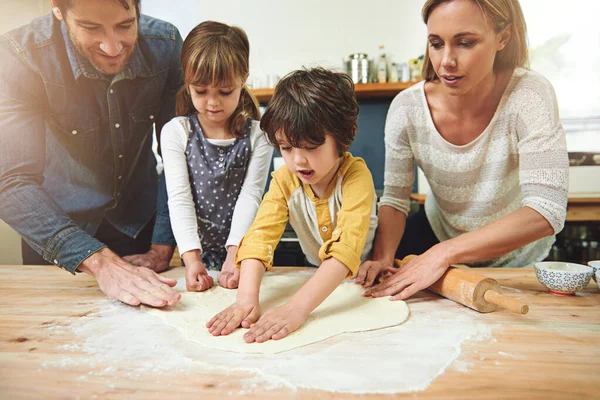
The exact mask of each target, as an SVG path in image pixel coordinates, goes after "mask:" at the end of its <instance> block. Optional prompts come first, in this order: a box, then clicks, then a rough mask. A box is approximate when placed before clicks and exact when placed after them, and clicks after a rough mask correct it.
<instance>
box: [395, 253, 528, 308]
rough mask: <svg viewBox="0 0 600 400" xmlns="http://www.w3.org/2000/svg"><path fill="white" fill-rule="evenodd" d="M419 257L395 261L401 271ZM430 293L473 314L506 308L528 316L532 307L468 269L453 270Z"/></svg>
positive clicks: (431, 288)
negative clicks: (505, 294) (502, 291)
mask: <svg viewBox="0 0 600 400" xmlns="http://www.w3.org/2000/svg"><path fill="white" fill-rule="evenodd" d="M414 257H416V256H415V255H408V256H406V257H404V258H403V259H402V260H395V264H396V266H397V267H398V268H402V267H403V266H404V265H406V264H408V262H409V261H410V260H412V259H413V258H414ZM428 290H430V291H432V292H433V293H436V294H439V295H440V296H443V297H446V298H448V299H450V300H453V301H455V302H457V303H459V304H462V305H464V306H467V307H469V308H472V309H473V310H476V311H479V312H482V313H488V312H492V311H494V310H495V309H496V307H502V308H505V309H507V310H509V311H512V312H515V313H518V314H527V312H529V306H527V305H526V304H523V303H521V302H520V301H518V300H516V299H513V298H511V297H507V296H504V295H502V294H501V293H500V284H499V283H498V282H497V281H496V280H494V279H492V278H487V277H485V276H482V275H479V274H476V273H474V272H472V271H471V270H470V269H467V268H456V267H453V266H451V267H450V268H448V270H447V271H446V272H445V273H444V275H442V277H441V278H440V279H438V280H437V281H436V282H435V283H434V284H433V285H431V286H430V287H429V288H428Z"/></svg>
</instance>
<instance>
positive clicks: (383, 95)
mask: <svg viewBox="0 0 600 400" xmlns="http://www.w3.org/2000/svg"><path fill="white" fill-rule="evenodd" d="M415 83H417V82H412V81H411V82H394V83H357V84H356V85H354V92H355V93H356V98H357V99H359V100H360V99H391V98H393V97H394V96H396V95H397V94H398V93H400V92H401V91H403V90H404V89H408V88H409V87H411V86H412V85H414V84H415ZM251 90H252V93H253V94H254V96H256V98H257V99H258V101H259V103H268V102H269V100H270V99H271V96H273V91H274V89H273V88H258V89H251Z"/></svg>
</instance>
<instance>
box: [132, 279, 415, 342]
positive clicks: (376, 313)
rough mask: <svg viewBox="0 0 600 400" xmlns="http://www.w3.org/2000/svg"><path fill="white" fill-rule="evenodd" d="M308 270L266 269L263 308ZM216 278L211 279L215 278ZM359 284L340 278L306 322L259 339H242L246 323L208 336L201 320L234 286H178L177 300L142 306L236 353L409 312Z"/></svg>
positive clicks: (368, 326)
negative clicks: (171, 303) (182, 289)
mask: <svg viewBox="0 0 600 400" xmlns="http://www.w3.org/2000/svg"><path fill="white" fill-rule="evenodd" d="M310 276H311V273H306V272H281V273H267V274H266V275H265V277H264V278H263V281H262V284H261V289H260V304H261V307H262V311H263V313H264V312H265V311H266V310H268V309H270V308H272V307H277V306H279V305H281V304H283V303H285V302H286V301H287V300H288V299H289V298H290V297H291V296H293V295H294V293H296V292H297V291H298V289H300V288H301V287H302V285H303V284H304V283H305V282H306V281H307V280H308V279H309V278H310ZM215 281H216V280H215ZM363 292H364V289H363V288H362V286H360V285H357V284H355V283H354V282H350V281H345V282H343V283H342V284H341V285H340V286H339V287H338V288H337V289H336V290H335V291H334V292H333V293H332V294H331V295H330V296H329V297H328V298H327V299H326V300H325V301H324V302H323V303H321V305H320V306H319V307H317V308H316V309H315V310H314V311H313V312H312V313H311V314H310V315H309V317H308V319H307V321H306V323H305V324H304V325H303V326H302V327H301V328H300V329H298V330H297V331H296V332H294V333H292V334H291V335H289V336H287V337H285V338H283V339H280V340H268V341H266V342H264V343H250V344H248V343H246V342H245V341H244V339H243V337H242V336H243V335H244V333H245V332H246V329H242V328H240V329H237V330H235V331H234V332H232V333H230V334H229V335H227V336H212V335H211V334H210V333H209V332H208V329H207V328H206V323H207V322H208V321H209V320H210V319H211V318H212V317H213V316H214V315H215V314H217V313H219V312H220V311H222V310H223V309H225V307H227V306H229V305H230V304H233V303H234V302H235V297H236V294H237V290H230V289H223V288H221V287H219V286H216V287H213V288H211V289H210V290H208V291H206V292H199V293H191V292H182V295H181V300H180V301H179V303H178V304H177V305H176V306H175V307H173V308H171V309H151V308H144V309H145V310H146V311H148V312H149V313H150V314H152V315H156V316H159V317H161V318H162V319H163V320H164V322H165V323H166V324H167V325H171V326H173V327H175V328H176V329H177V330H179V331H180V332H181V333H182V334H183V335H184V336H185V337H186V338H187V339H188V340H191V341H194V342H197V343H200V344H202V345H204V346H208V347H211V348H215V349H220V350H226V351H232V352H237V353H260V354H272V353H280V352H283V351H287V350H291V349H294V348H296V347H301V346H306V345H308V344H311V343H315V342H319V341H321V340H325V339H327V338H329V337H332V336H335V335H339V334H340V333H344V332H361V331H369V330H374V329H381V328H387V327H390V326H394V325H399V324H401V323H403V322H404V321H405V320H406V319H407V318H408V314H409V311H408V306H407V305H406V303H405V302H403V301H390V300H389V299H388V298H386V297H384V298H377V299H372V298H365V297H363V296H362V293H363Z"/></svg>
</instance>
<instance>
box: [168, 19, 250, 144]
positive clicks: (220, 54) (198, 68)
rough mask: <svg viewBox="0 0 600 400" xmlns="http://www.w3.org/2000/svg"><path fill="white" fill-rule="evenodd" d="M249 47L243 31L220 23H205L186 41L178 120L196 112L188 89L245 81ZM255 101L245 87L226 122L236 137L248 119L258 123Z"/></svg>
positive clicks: (177, 110) (177, 105) (196, 28)
mask: <svg viewBox="0 0 600 400" xmlns="http://www.w3.org/2000/svg"><path fill="white" fill-rule="evenodd" d="M249 59H250V43H249V42H248V36H247V35H246V32H244V30H243V29H241V28H238V27H237V26H229V25H226V24H223V23H221V22H215V21H205V22H202V23H201V24H200V25H198V26H196V27H195V28H194V29H192V31H191V32H190V34H189V35H188V36H187V37H186V38H185V40H184V42H183V47H182V49H181V68H182V70H183V76H184V82H185V83H184V85H183V87H182V88H181V89H180V90H179V92H178V93H177V103H176V112H177V115H179V116H185V115H190V114H193V113H195V112H196V109H195V108H194V104H193V103H192V98H191V96H190V89H189V85H202V86H205V85H215V86H218V85H229V84H230V83H231V82H232V81H233V80H234V79H235V78H237V77H241V78H242V80H245V79H246V78H247V77H248V73H249V70H250V67H249V64H250V62H249ZM258 107H259V106H258V101H257V100H256V97H254V95H253V94H252V93H251V92H250V90H249V89H248V87H247V86H246V84H245V83H243V86H242V92H241V94H240V101H239V103H238V106H237V108H236V109H235V111H234V112H233V114H232V115H231V118H230V120H229V129H230V131H231V133H232V134H233V135H234V136H236V137H241V136H243V132H242V128H243V126H244V125H245V123H246V120H247V119H248V118H252V119H256V120H258V119H260V110H259V108H258Z"/></svg>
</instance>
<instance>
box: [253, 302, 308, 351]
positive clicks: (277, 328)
mask: <svg viewBox="0 0 600 400" xmlns="http://www.w3.org/2000/svg"><path fill="white" fill-rule="evenodd" d="M307 317H308V315H306V314H304V313H303V312H301V311H300V310H297V309H294V308H292V307H290V306H288V305H287V304H284V305H283V306H281V307H277V308H272V309H270V310H269V311H267V312H266V313H265V315H263V316H262V317H261V318H260V319H259V320H258V322H257V323H255V324H253V325H252V326H250V330H249V331H248V332H246V333H245V334H244V340H245V341H246V343H252V342H257V343H262V342H266V341H267V340H269V339H274V340H278V339H282V338H284V337H286V336H287V335H289V334H290V333H292V332H294V331H295V330H297V329H298V328H300V327H301V326H302V325H304V322H306V318H307Z"/></svg>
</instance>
